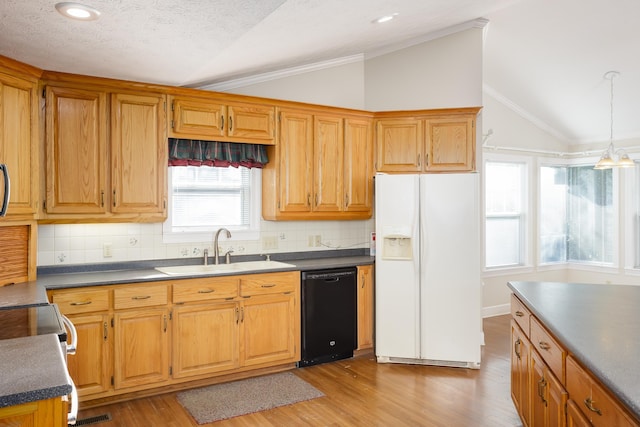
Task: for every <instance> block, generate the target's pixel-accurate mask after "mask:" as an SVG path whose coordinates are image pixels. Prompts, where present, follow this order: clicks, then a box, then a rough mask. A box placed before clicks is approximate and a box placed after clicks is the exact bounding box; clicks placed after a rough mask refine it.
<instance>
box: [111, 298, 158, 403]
mask: <svg viewBox="0 0 640 427" xmlns="http://www.w3.org/2000/svg"><path fill="white" fill-rule="evenodd" d="M168 322H169V310H168V309H167V308H154V309H145V310H132V311H125V312H117V313H115V314H114V329H115V331H114V335H115V337H114V338H115V351H114V387H115V389H116V390H118V389H124V388H129V387H135V386H142V385H148V384H154V385H161V384H162V383H164V382H166V381H167V380H168V379H169V334H168Z"/></svg>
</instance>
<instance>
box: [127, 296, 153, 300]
mask: <svg viewBox="0 0 640 427" xmlns="http://www.w3.org/2000/svg"><path fill="white" fill-rule="evenodd" d="M149 298H151V295H138V296H135V297H131V299H132V300H136V301H138V300H143V299H149Z"/></svg>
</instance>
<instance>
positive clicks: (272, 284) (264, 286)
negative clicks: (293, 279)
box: [260, 283, 276, 288]
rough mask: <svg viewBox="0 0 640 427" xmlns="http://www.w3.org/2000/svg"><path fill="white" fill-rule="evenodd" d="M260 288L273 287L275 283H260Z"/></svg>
mask: <svg viewBox="0 0 640 427" xmlns="http://www.w3.org/2000/svg"><path fill="white" fill-rule="evenodd" d="M260 287H261V288H275V287H276V284H275V283H266V284H264V285H260Z"/></svg>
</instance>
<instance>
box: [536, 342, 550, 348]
mask: <svg viewBox="0 0 640 427" xmlns="http://www.w3.org/2000/svg"><path fill="white" fill-rule="evenodd" d="M538 346H539V347H540V348H541V349H542V350H549V349H550V348H551V346H550V345H549V343H547V342H544V341H540V342H539V343H538Z"/></svg>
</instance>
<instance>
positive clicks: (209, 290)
mask: <svg viewBox="0 0 640 427" xmlns="http://www.w3.org/2000/svg"><path fill="white" fill-rule="evenodd" d="M212 292H215V289H200V290H199V291H198V293H199V294H210V293H212Z"/></svg>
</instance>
